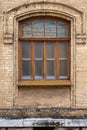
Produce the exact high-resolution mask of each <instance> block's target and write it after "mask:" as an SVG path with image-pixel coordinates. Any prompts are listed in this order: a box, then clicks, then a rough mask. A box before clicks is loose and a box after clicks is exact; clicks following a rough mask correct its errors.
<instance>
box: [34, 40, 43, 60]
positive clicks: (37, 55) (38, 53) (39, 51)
mask: <svg viewBox="0 0 87 130" xmlns="http://www.w3.org/2000/svg"><path fill="white" fill-rule="evenodd" d="M34 52H35V58H43V46H42V43H41V42H39V43H38V42H36V43H35V46H34Z"/></svg>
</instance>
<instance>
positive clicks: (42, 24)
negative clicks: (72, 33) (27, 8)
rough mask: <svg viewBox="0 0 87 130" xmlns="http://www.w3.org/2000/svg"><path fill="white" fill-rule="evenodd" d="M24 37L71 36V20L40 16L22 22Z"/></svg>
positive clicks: (22, 34)
mask: <svg viewBox="0 0 87 130" xmlns="http://www.w3.org/2000/svg"><path fill="white" fill-rule="evenodd" d="M21 37H23V38H63V37H64V38H66V37H69V22H68V21H64V20H61V19H51V18H50V19H49V18H38V19H33V20H27V21H23V22H21Z"/></svg>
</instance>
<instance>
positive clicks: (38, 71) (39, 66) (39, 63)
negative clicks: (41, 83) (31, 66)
mask: <svg viewBox="0 0 87 130" xmlns="http://www.w3.org/2000/svg"><path fill="white" fill-rule="evenodd" d="M42 72H43V62H42V61H40V60H35V78H38V79H41V78H42Z"/></svg>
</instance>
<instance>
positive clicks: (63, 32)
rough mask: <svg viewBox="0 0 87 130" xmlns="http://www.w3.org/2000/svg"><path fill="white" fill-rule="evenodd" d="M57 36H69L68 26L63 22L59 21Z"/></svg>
mask: <svg viewBox="0 0 87 130" xmlns="http://www.w3.org/2000/svg"><path fill="white" fill-rule="evenodd" d="M57 36H58V37H66V36H67V27H66V24H65V23H63V22H58V23H57Z"/></svg>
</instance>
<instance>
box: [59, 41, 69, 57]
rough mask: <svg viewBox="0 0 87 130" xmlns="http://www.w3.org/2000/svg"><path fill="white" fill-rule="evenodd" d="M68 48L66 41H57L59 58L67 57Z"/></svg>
mask: <svg viewBox="0 0 87 130" xmlns="http://www.w3.org/2000/svg"><path fill="white" fill-rule="evenodd" d="M67 55H68V48H67V43H59V58H67Z"/></svg>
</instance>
